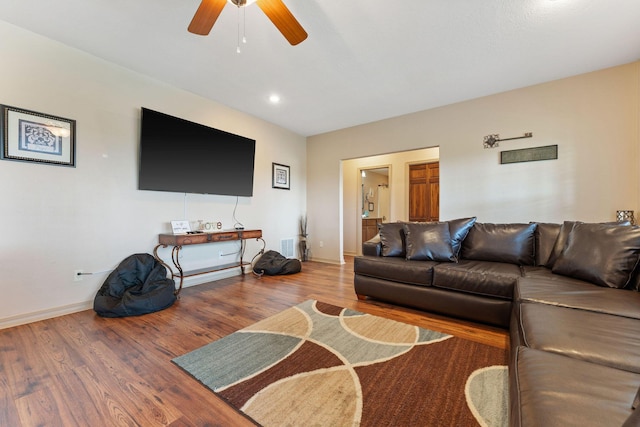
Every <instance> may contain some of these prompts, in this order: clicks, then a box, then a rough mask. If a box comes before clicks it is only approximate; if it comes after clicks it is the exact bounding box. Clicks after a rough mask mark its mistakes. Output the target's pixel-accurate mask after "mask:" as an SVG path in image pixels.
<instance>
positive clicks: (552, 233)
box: [535, 222, 562, 266]
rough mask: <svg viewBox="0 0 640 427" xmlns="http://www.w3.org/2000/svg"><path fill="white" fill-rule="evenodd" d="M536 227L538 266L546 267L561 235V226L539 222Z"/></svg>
mask: <svg viewBox="0 0 640 427" xmlns="http://www.w3.org/2000/svg"><path fill="white" fill-rule="evenodd" d="M537 224H538V226H537V227H536V233H535V234H536V250H535V255H536V264H535V265H537V266H546V264H547V262H548V261H549V257H550V256H551V253H552V252H553V248H554V246H555V243H556V240H557V239H558V235H559V234H560V228H561V227H562V225H561V224H554V223H547V222H538V223H537Z"/></svg>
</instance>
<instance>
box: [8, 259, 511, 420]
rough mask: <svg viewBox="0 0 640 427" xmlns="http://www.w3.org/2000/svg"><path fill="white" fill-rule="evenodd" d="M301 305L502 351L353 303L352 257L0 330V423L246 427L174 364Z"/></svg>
mask: <svg viewBox="0 0 640 427" xmlns="http://www.w3.org/2000/svg"><path fill="white" fill-rule="evenodd" d="M307 299H317V300H320V301H324V302H327V303H330V304H334V305H338V306H342V307H349V308H353V309H355V310H358V311H361V312H366V313H371V314H375V315H379V316H384V317H387V318H391V319H396V320H399V321H403V322H405V323H410V324H414V325H418V326H422V327H425V328H429V329H434V330H439V331H442V332H446V333H450V334H453V335H457V336H460V337H463V338H467V339H470V340H474V341H479V342H482V343H485V344H489V345H493V346H497V347H500V348H506V347H507V344H508V335H507V332H506V331H503V330H500V329H496V328H491V327H486V326H480V325H476V324H472V323H468V322H462V321H454V320H451V319H447V318H444V317H441V316H436V315H431V314H427V313H424V312H420V311H417V310H411V309H407V308H402V307H396V306H393V305H390V304H385V303H382V302H379V301H372V300H366V301H358V299H357V298H356V296H355V294H354V292H353V260H352V259H349V260H348V261H347V264H346V265H343V266H337V265H328V264H321V263H315V262H306V263H304V264H303V272H302V273H299V274H295V275H291V276H273V277H269V276H265V277H262V278H257V277H255V276H253V275H252V274H247V275H245V276H237V277H232V278H229V279H223V280H219V281H216V282H210V283H207V284H203V285H198V286H193V287H189V288H185V289H183V291H182V293H181V298H180V300H179V301H178V302H176V304H174V305H173V306H172V307H170V308H169V309H167V310H164V311H161V312H158V313H153V314H148V315H145V316H139V317H128V318H120V319H106V318H101V317H98V316H97V315H96V314H95V313H94V312H93V311H92V310H88V311H84V312H80V313H75V314H71V315H67V316H62V317H58V318H55V319H49V320H45V321H40V322H35V323H31V324H28V325H23V326H18V327H14V328H9V329H4V330H0V406H1V408H3V409H1V410H0V426H157V425H168V426H214V425H220V426H243V425H253V424H252V423H251V422H250V421H248V420H247V419H246V418H244V417H243V416H241V415H239V414H238V413H237V412H236V411H235V410H233V409H231V408H230V407H229V406H228V405H227V404H225V403H224V402H223V401H221V400H220V399H218V398H217V397H216V396H215V395H214V394H213V393H212V392H211V391H209V390H208V389H207V388H205V387H204V386H202V385H201V384H200V383H198V382H197V381H196V380H195V379H193V378H191V377H190V376H189V375H187V374H186V373H185V372H183V371H182V370H181V369H180V368H178V367H177V366H175V365H174V364H173V363H171V359H172V358H174V357H176V356H179V355H182V354H184V353H187V352H189V351H191V350H194V349H196V348H198V347H201V346H203V345H205V344H207V343H209V342H211V341H213V340H216V339H218V338H220V337H223V336H225V335H228V334H230V333H232V332H234V331H236V330H238V329H241V328H243V327H246V326H248V325H250V324H252V323H255V322H256V321H258V320H261V319H263V318H265V317H268V316H271V315H273V314H275V313H277V312H279V311H281V310H283V309H285V308H288V307H290V306H292V305H295V304H298V303H300V302H302V301H305V300H307Z"/></svg>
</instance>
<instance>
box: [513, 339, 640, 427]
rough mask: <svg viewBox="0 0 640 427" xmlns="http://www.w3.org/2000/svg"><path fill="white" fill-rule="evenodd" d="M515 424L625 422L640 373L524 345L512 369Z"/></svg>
mask: <svg viewBox="0 0 640 427" xmlns="http://www.w3.org/2000/svg"><path fill="white" fill-rule="evenodd" d="M509 376H510V379H509V381H510V387H509V394H510V396H511V400H512V401H513V402H514V404H513V405H512V408H513V409H514V411H513V412H512V413H511V414H510V420H509V425H511V426H545V427H554V426H562V427H564V426H619V425H622V423H624V422H625V420H626V419H627V418H628V417H629V416H631V414H632V412H633V411H632V409H631V402H632V401H633V397H634V395H635V393H636V390H637V388H638V384H640V374H635V373H631V372H627V371H623V370H620V369H614V368H610V367H608V366H601V365H597V364H594V363H589V362H584V361H582V360H576V359H572V358H569V357H565V356H560V355H557V354H553V353H549V352H545V351H540V350H534V349H531V348H527V347H518V349H517V351H516V355H515V362H514V366H513V369H512V371H511V372H510V373H509Z"/></svg>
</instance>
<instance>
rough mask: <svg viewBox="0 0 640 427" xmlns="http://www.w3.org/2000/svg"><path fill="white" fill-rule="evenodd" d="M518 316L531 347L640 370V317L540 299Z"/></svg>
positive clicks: (523, 339) (522, 308)
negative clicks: (552, 303)
mask: <svg viewBox="0 0 640 427" xmlns="http://www.w3.org/2000/svg"><path fill="white" fill-rule="evenodd" d="M518 317H519V319H518V323H519V325H518V329H519V330H520V334H521V342H522V344H524V345H526V346H527V347H531V348H535V349H538V350H544V351H549V352H552V353H557V354H562V355H564V356H568V357H573V358H575V359H581V360H586V361H588V362H593V363H597V364H599V365H605V366H610V367H612V368H617V369H624V370H625V371H629V372H635V373H640V339H638V330H640V319H631V318H628V317H622V316H615V315H610V314H603V313H596V312H593V311H585V310H576V309H573V308H564V307H554V306H552V305H547V304H536V303H522V304H520V307H519V316H518ZM568 337H570V339H568Z"/></svg>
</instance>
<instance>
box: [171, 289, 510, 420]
mask: <svg viewBox="0 0 640 427" xmlns="http://www.w3.org/2000/svg"><path fill="white" fill-rule="evenodd" d="M173 362H174V363H175V364H177V365H178V366H180V367H181V368H182V369H184V370H185V371H186V372H188V373H189V374H191V375H192V376H193V377H194V378H196V379H197V380H198V381H200V382H201V383H202V384H204V385H205V386H207V387H208V388H209V389H211V390H212V391H213V392H215V393H216V394H217V395H218V396H220V397H221V398H223V399H224V400H226V401H227V402H228V403H229V404H230V405H231V406H233V407H234V408H236V409H237V410H239V411H241V412H242V413H243V414H245V415H246V416H248V417H249V418H250V419H252V420H254V421H255V422H256V423H257V424H260V425H263V426H266V427H270V426H478V425H480V426H492V427H493V426H505V425H507V407H508V390H507V387H508V381H507V367H506V366H505V365H506V363H507V352H506V350H503V349H498V348H495V347H491V346H487V345H484V344H479V343H476V342H473V341H469V340H464V339H461V338H458V337H454V336H451V335H447V334H443V333H440V332H435V331H430V330H427V329H422V328H419V327H417V326H412V325H407V324H404V323H400V322H397V321H394V320H390V319H385V318H382V317H378V316H373V315H369V314H363V313H359V312H357V311H354V310H350V309H344V308H340V307H336V306H333V305H330V304H325V303H322V302H318V301H314V300H309V301H305V302H304V303H302V304H299V305H297V306H295V307H291V308H289V309H287V310H285V311H282V312H280V313H278V314H276V315H274V316H272V317H269V318H267V319H264V320H262V321H260V322H258V323H256V324H254V325H251V326H249V327H247V328H244V329H242V330H240V331H237V332H235V333H233V334H231V335H228V336H226V337H224V338H221V339H219V340H216V341H214V342H212V343H210V344H207V345H205V346H204V347H201V348H199V349H197V350H194V351H192V352H190V353H187V354H185V355H183V356H180V357H177V358H175V359H173Z"/></svg>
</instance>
